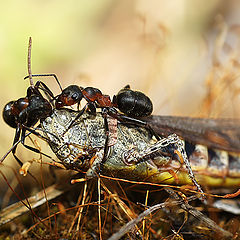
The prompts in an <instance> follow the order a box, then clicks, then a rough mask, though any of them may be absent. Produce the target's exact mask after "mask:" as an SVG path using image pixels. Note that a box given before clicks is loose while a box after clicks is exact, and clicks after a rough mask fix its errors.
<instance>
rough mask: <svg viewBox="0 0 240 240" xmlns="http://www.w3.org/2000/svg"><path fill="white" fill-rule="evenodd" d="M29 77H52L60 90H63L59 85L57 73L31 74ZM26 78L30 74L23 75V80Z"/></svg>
mask: <svg viewBox="0 0 240 240" xmlns="http://www.w3.org/2000/svg"><path fill="white" fill-rule="evenodd" d="M31 77H32V78H33V77H54V78H55V80H56V82H57V84H58V86H59V88H60V90H61V91H63V88H62V86H61V84H60V82H59V80H58V78H57V75H56V74H54V73H46V74H32V75H31ZM27 78H29V79H30V75H28V76H26V77H24V80H25V79H27Z"/></svg>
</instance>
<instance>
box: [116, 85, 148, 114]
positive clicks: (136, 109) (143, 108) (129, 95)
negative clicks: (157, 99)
mask: <svg viewBox="0 0 240 240" xmlns="http://www.w3.org/2000/svg"><path fill="white" fill-rule="evenodd" d="M113 103H114V105H115V106H116V107H117V108H118V109H119V110H120V111H121V112H123V113H124V114H126V115H127V116H129V117H146V116H149V115H151V113H152V111H153V104H152V101H151V100H150V98H149V97H148V96H146V95H145V94H144V93H142V92H139V91H133V90H131V89H130V86H129V85H127V86H126V87H125V88H123V89H122V90H120V91H119V92H118V94H117V95H116V96H114V97H113Z"/></svg>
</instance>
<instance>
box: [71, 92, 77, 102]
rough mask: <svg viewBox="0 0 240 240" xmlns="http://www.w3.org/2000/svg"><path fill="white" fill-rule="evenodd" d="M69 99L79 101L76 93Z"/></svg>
mask: <svg viewBox="0 0 240 240" xmlns="http://www.w3.org/2000/svg"><path fill="white" fill-rule="evenodd" d="M71 97H72V99H73V100H78V99H79V94H78V93H73V94H72V96H71Z"/></svg>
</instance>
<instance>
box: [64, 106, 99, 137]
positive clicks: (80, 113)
mask: <svg viewBox="0 0 240 240" xmlns="http://www.w3.org/2000/svg"><path fill="white" fill-rule="evenodd" d="M87 108H88V109H89V110H90V112H91V113H92V114H94V115H96V107H95V105H94V104H93V103H91V102H88V103H87V104H86V105H85V106H84V107H83V108H82V109H81V110H80V111H79V113H78V114H77V116H76V117H75V118H74V119H73V120H72V122H71V123H70V125H69V126H68V128H67V129H66V131H65V132H64V134H65V133H66V132H67V131H68V130H69V129H70V128H71V127H72V126H73V124H74V123H75V122H76V121H77V120H78V119H79V118H80V117H81V116H82V115H83V113H84V112H85V111H86V109H87Z"/></svg>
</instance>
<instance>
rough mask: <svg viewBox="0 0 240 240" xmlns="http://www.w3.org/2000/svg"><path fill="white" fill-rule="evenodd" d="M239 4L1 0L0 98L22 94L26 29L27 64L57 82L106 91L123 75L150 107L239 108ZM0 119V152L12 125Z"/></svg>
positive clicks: (220, 113)
mask: <svg viewBox="0 0 240 240" xmlns="http://www.w3.org/2000/svg"><path fill="white" fill-rule="evenodd" d="M239 10H240V3H239V1H237V0H229V1H224V0H222V1H220V0H212V1H206V0H171V1H168V0H148V1H144V0H136V1H128V0H121V1H116V0H101V1H88V0H68V1H60V0H49V1H30V0H22V1H14V0H9V1H1V3H0V56H1V58H0V83H1V94H0V97H1V101H0V108H1V109H2V108H3V106H4V104H5V103H6V102H8V101H10V100H15V99H18V98H20V97H22V96H25V94H26V88H27V87H28V85H29V82H28V81H27V80H25V81H24V80H23V77H24V76H26V75H27V46H28V38H29V37H30V36H31V37H32V39H33V47H32V72H33V73H55V74H56V75H57V76H58V77H59V79H60V81H61V84H62V85H63V87H65V86H67V85H69V84H78V85H81V86H95V87H97V88H100V89H101V90H102V92H103V93H105V94H109V95H111V96H112V95H113V94H116V93H117V92H118V91H119V90H120V89H121V88H122V87H124V86H125V85H126V84H130V85H131V87H132V88H133V89H137V90H141V91H143V92H145V93H146V94H147V95H148V96H150V98H151V99H152V101H153V104H154V114H165V115H166V114H168V115H182V116H183V115H185V116H186V115H188V116H204V117H209V116H212V117H238V116H239V110H238V104H239V69H240V68H239V66H240V65H239V62H238V58H239V50H240V49H239V31H240V25H239V22H240V15H239V14H238V12H239ZM42 80H43V81H44V82H45V83H46V84H47V85H48V86H49V87H50V88H51V89H52V90H53V91H54V93H55V94H57V93H59V89H58V88H57V85H56V82H55V81H54V79H51V78H46V79H45V78H44V79H42ZM0 129H1V132H0V141H1V144H0V153H1V155H3V154H4V153H5V152H6V151H7V150H8V149H9V148H10V146H11V144H12V141H13V137H14V129H10V127H8V126H7V125H6V124H5V123H4V122H3V121H2V119H1V121H0ZM46 151H47V150H46ZM18 154H19V155H20V156H21V159H22V160H23V161H25V160H26V159H29V158H31V157H32V153H31V152H29V151H27V150H25V149H24V151H21V150H19V152H18ZM11 159H12V156H9V157H8V158H7V159H6V160H5V161H6V162H5V163H9V161H11Z"/></svg>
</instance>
